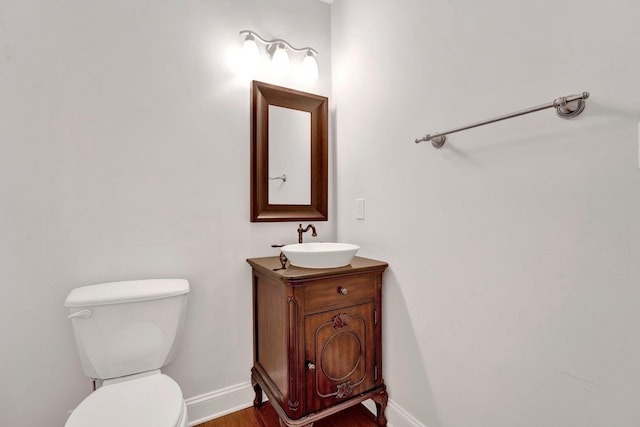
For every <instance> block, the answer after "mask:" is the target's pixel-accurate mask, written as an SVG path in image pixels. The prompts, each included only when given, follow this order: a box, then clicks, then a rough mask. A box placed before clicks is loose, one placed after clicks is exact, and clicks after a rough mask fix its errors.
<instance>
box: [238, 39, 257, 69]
mask: <svg viewBox="0 0 640 427" xmlns="http://www.w3.org/2000/svg"><path fill="white" fill-rule="evenodd" d="M240 62H241V67H242V71H244V72H245V73H254V72H256V71H257V70H258V66H259V65H260V51H259V50H258V45H257V44H256V41H255V39H254V38H253V36H252V35H251V34H249V35H248V36H247V38H246V39H245V40H244V43H243V44H242V49H241V51H240Z"/></svg>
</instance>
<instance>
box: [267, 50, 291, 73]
mask: <svg viewBox="0 0 640 427" xmlns="http://www.w3.org/2000/svg"><path fill="white" fill-rule="evenodd" d="M271 65H272V67H273V71H274V73H276V74H277V75H279V76H282V75H285V74H287V73H288V72H289V55H288V54H287V50H286V49H285V48H284V46H283V45H282V44H279V45H278V46H277V47H276V51H275V52H274V53H273V57H272V58H271Z"/></svg>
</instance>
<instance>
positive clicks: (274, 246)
mask: <svg viewBox="0 0 640 427" xmlns="http://www.w3.org/2000/svg"><path fill="white" fill-rule="evenodd" d="M283 246H286V245H285V244H284V243H281V244H279V245H275V244H274V245H271V247H272V248H281V247H283Z"/></svg>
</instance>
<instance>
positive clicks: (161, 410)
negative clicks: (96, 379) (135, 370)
mask: <svg viewBox="0 0 640 427" xmlns="http://www.w3.org/2000/svg"><path fill="white" fill-rule="evenodd" d="M186 423H187V411H186V406H185V402H184V399H183V397H182V390H180V386H178V384H177V383H176V382H175V381H174V380H173V379H171V377H169V376H167V375H164V374H160V373H158V374H155V375H150V376H145V377H142V378H136V379H132V380H126V381H122V382H117V383H112V384H108V385H104V386H102V387H100V388H99V389H98V390H96V391H94V392H93V393H91V394H90V395H89V396H87V398H86V399H84V400H83V401H82V402H81V403H80V405H78V407H77V408H76V409H75V410H74V411H73V412H72V413H71V416H70V417H69V419H68V420H67V423H66V424H65V427H113V426H118V427H141V426H145V427H182V426H186Z"/></svg>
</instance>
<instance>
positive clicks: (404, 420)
mask: <svg viewBox="0 0 640 427" xmlns="http://www.w3.org/2000/svg"><path fill="white" fill-rule="evenodd" d="M362 404H363V405H364V406H365V408H367V409H368V410H369V411H370V412H371V413H372V414H375V413H376V404H375V403H373V400H371V399H369V400H365V401H364V402H362ZM385 415H386V417H387V422H388V426H389V427H426V426H425V425H424V424H422V423H421V422H420V421H418V420H417V419H416V418H415V417H414V416H413V415H411V414H410V413H409V412H407V411H405V410H404V408H403V407H402V406H400V405H398V404H397V403H396V402H394V401H393V400H392V399H389V403H388V404H387V409H386V410H385Z"/></svg>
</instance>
